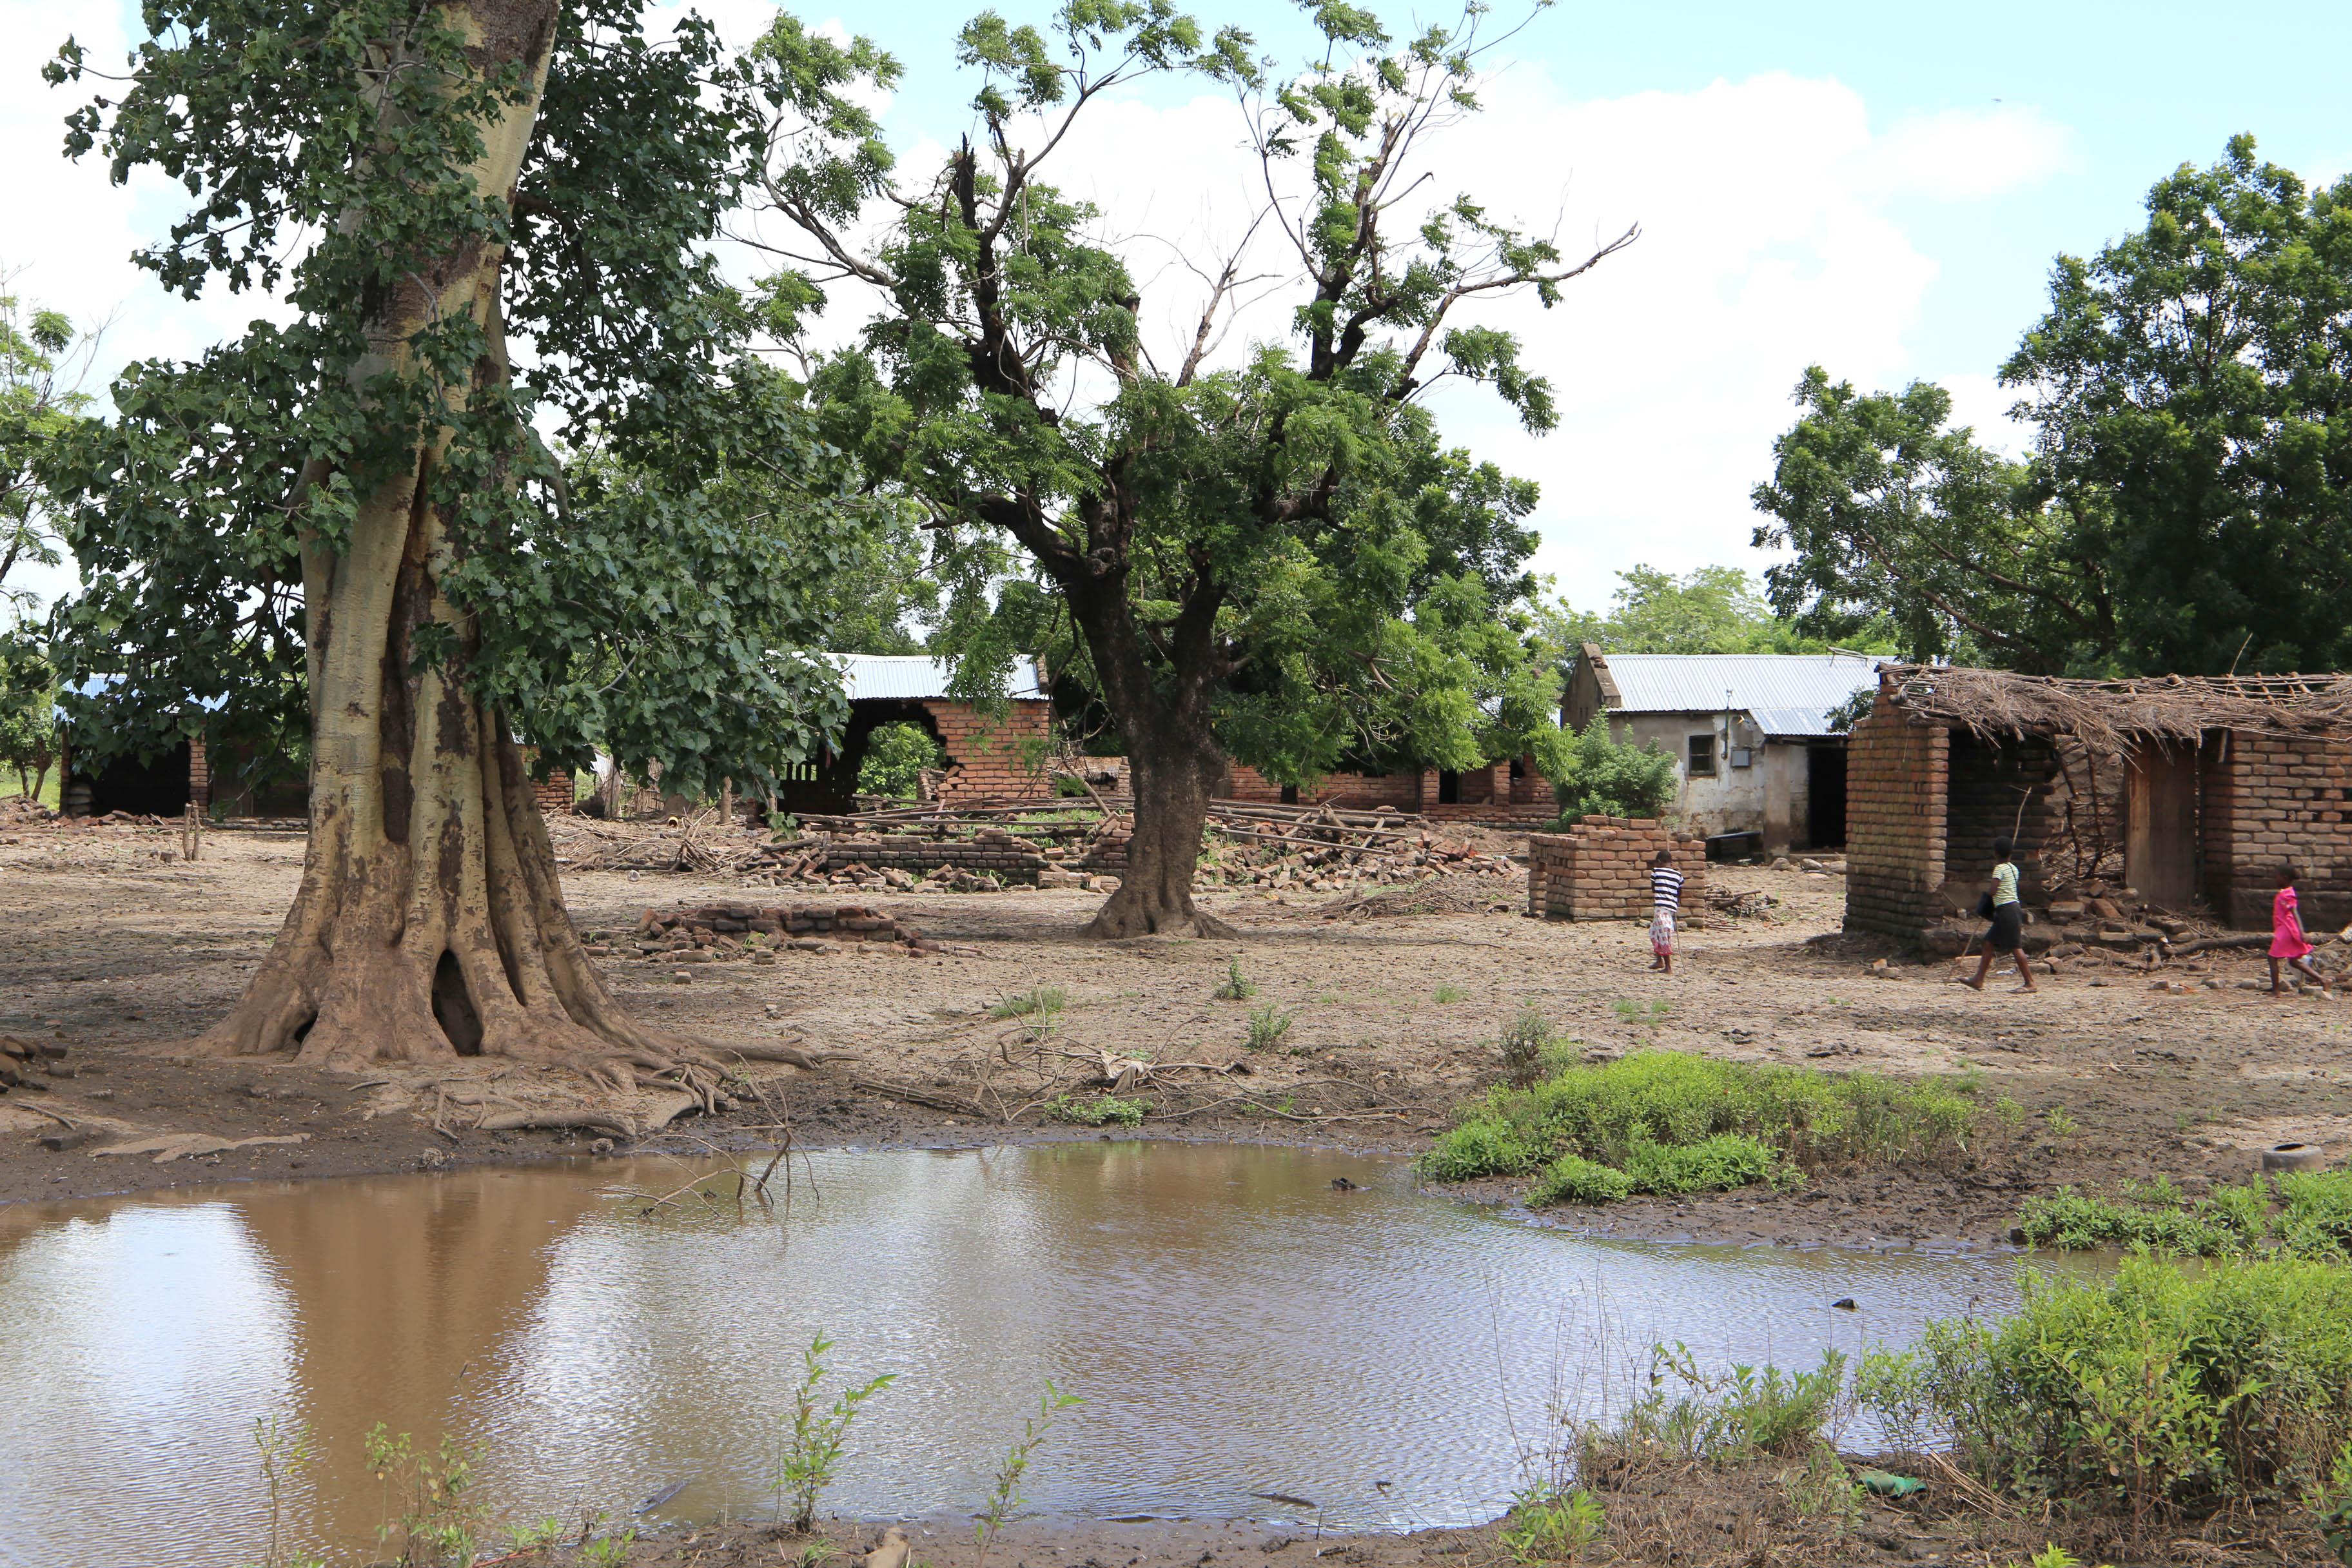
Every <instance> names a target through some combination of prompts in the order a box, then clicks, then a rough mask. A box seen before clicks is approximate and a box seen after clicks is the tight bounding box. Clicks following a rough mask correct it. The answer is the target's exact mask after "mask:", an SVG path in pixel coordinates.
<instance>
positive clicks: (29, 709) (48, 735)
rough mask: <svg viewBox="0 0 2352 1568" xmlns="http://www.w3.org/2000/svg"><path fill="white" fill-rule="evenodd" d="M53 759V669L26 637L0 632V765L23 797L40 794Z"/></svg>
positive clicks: (55, 712) (55, 745) (55, 710)
mask: <svg viewBox="0 0 2352 1568" xmlns="http://www.w3.org/2000/svg"><path fill="white" fill-rule="evenodd" d="M57 760H58V673H57V670H56V668H54V667H53V666H52V665H51V664H50V663H49V660H48V657H47V655H46V654H45V653H43V652H42V651H41V649H40V648H39V647H37V645H35V644H34V643H33V642H32V641H31V640H29V639H28V638H26V637H23V636H22V635H21V634H18V633H15V632H11V633H7V634H5V635H0V767H5V768H9V769H11V770H13V771H14V772H15V773H16V787H17V789H18V790H20V791H21V792H22V793H23V795H24V796H25V798H26V800H35V799H37V798H39V796H40V793H41V789H42V786H43V785H45V784H47V782H48V777H49V769H50V768H51V767H53V766H54V765H56V763H57Z"/></svg>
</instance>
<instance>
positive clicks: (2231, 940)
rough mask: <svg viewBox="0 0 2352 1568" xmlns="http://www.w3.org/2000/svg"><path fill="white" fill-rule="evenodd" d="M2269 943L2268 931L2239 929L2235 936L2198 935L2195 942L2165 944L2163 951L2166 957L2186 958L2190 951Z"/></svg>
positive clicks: (2260, 945) (2264, 945) (2267, 944)
mask: <svg viewBox="0 0 2352 1568" xmlns="http://www.w3.org/2000/svg"><path fill="white" fill-rule="evenodd" d="M2270 944H2271V935H2270V932H2268V931H2241V932H2240V933H2238V934H2237V935H2235V936H2200V937H2199V938H2198V939H2197V940H2196V941H2195V942H2182V943H2180V944H2179V946H2177V947H2176V946H2167V947H2166V948H2165V950H2164V952H2165V955H2166V956H2167V957H2168V958H2187V957H2188V956H2189V954H2190V953H2192V952H2212V951H2213V950H2214V949H2215V948H2219V947H2268V946H2269V945H2270Z"/></svg>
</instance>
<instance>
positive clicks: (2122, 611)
mask: <svg viewBox="0 0 2352 1568" xmlns="http://www.w3.org/2000/svg"><path fill="white" fill-rule="evenodd" d="M2147 215H2148V216H2147V224H2146V225H2145V226H2143V227H2142V228H2141V229H2140V230H2139V231H2138V232H2137V233H2135V234H2131V235H2128V236H2126V237H2123V238H2121V239H2118V240H2116V241H2115V242H2114V243H2113V244H2110V245H2108V246H2106V247H2105V248H2103V249H2102V250H2101V251H2100V252H2099V253H2098V255H2097V256H2095V257H2094V258H2091V259H2089V260H2084V259H2081V258H2075V257H2066V256H2062V257H2060V258H2058V262H2057V265H2056V267H2055V268H2054V269H2053V273H2052V278H2051V303H2050V310H2049V311H2048V313H2047V314H2045V315H2044V316H2043V317H2042V320H2041V321H2040V322H2038V323H2037V324H2036V325H2035V326H2034V327H2033V329H2032V331H2029V332H2028V333H2027V334H2026V335H2025V339H2024V341H2023V342H2022V343H2021V345H2020V346H2019V348H2018V351H2017V353H2015V354H2014V355H2012V356H2011V359H2010V360H2009V362H2008V363H2006V364H2004V365H2003V366H2002V367H2001V379H2002V381H2003V383H2004V384H2008V385H2011V386H2013V387H2016V388H2017V389H2018V390H2019V392H2020V395H2021V401H2020V402H2019V404H2018V405H2017V412H2018V414H2019V415H2020V416H2022V417H2028V418H2031V419H2032V420H2034V421H2035V422H2036V423H2037V429H2038V434H2037V437H2036V441H2035V447H2034V450H2033V453H2032V458H2031V459H2030V460H2029V461H2027V462H2025V463H2021V464H2020V463H2011V462H2008V461H2005V460H2003V459H2001V458H1999V457H1998V456H1997V455H1994V454H1992V453H1990V452H1988V451H1986V450H1985V449H1984V448H1983V447H1981V446H1979V444H1978V443H1977V442H1976V440H1975V439H1974V437H1973V435H1972V433H1971V432H1970V431H1969V430H1968V429H1967V428H1966V427H1955V426H1952V425H1951V424H1950V422H1949V421H1950V399H1949V398H1948V396H1947V395H1945V394H1944V393H1943V391H1942V390H1941V389H1940V388H1937V387H1935V386H1933V385H1928V384H1915V385H1913V386H1911V387H1910V388H1908V389H1906V391H1904V392H1903V393H1901V394H1900V395H1887V394H1873V395H1861V394H1857V393H1856V392H1855V391H1854V389H1853V387H1852V386H1850V385H1845V384H1832V382H1831V381H1830V378H1829V377H1828V376H1827V375H1826V374H1823V373H1822V372H1821V371H1820V370H1819V369H1815V370H1813V371H1811V372H1810V373H1808V374H1807V376H1806V378H1805V381H1804V382H1803V383H1802V384H1801V385H1800V386H1799V388H1798V401H1799V402H1800V404H1801V405H1802V406H1803V407H1804V410H1805V412H1804V414H1803V416H1801V418H1800V419H1799V421H1798V422H1797V425H1796V426H1795V427H1794V428H1792V429H1791V430H1790V432H1789V433H1788V434H1787V435H1786V436H1784V437H1781V439H1780V442H1779V443H1778V444H1777V445H1776V447H1775V452H1776V457H1777V458H1778V462H1777V465H1776V468H1775V472H1774V476H1773V479H1771V481H1770V482H1769V483H1768V484H1765V485H1762V486H1759V487H1758V489H1757V490H1756V495H1755V500H1756V504H1757V506H1758V508H1759V510H1763V511H1765V512H1767V513H1769V514H1770V515H1771V517H1772V518H1773V520H1774V521H1771V522H1769V523H1767V524H1765V525H1763V526H1761V527H1759V529H1758V531H1757V541H1758V542H1759V544H1786V545H1788V546H1790V547H1791V548H1792V549H1793V550H1794V551H1795V552H1796V559H1795V560H1794V561H1793V562H1791V563H1789V564H1787V565H1785V566H1783V567H1780V568H1776V569H1775V570H1774V571H1773V572H1772V573H1771V574H1769V577H1770V583H1771V596H1772V601H1773V604H1774V605H1775V607H1777V608H1779V609H1780V610H1781V611H1782V612H1783V613H1786V614H1792V615H1794V616H1797V617H1798V619H1799V622H1800V624H1801V625H1803V626H1806V627H1807V629H1809V630H1813V631H1817V632H1820V633H1822V634H1823V635H1829V636H1836V635H1838V630H1839V628H1840V627H1841V626H1846V625H1850V624H1852V623H1853V621H1854V620H1855V619H1856V618H1857V617H1865V616H1874V615H1882V614H1883V615H1885V616H1891V617H1892V618H1893V619H1894V621H1895V624H1896V625H1897V626H1898V627H1899V628H1900V631H1901V637H1902V640H1903V643H1904V645H1905V651H1906V653H1908V654H1910V655H1912V656H1913V657H1916V658H1936V657H1951V658H1963V659H1967V660H1969V661H1971V662H1981V663H1990V664H2005V665H2009V666H2011V667H2013V668H2020V669H2026V670H2032V671H2039V672H2045V673H2061V672H2074V673H2083V674H2100V673H2158V672H2163V671H2179V672H2182V673H2188V674H2214V673H2221V672H2224V671H2228V670H2231V669H2233V668H2234V669H2239V670H2262V669H2268V670H2282V669H2297V668H2300V669H2336V668H2346V666H2347V664H2352V616H2347V614H2346V612H2345V608H2344V606H2345V604H2346V602H2347V601H2346V595H2347V589H2352V404H2347V397H2348V396H2352V379H2348V378H2352V180H2346V181H2342V182H2339V183H2338V184H2336V185H2335V186H2333V187H2332V188H2329V189H2324V190H2311V189H2308V188H2306V187H2305V184H2303V182H2302V181H2301V180H2299V179H2297V178H2296V177H2295V176H2294V174H2291V173H2289V172H2288V171H2286V170H2284V169H2282V168H2279V167H2278V166H2277V165H2275V164H2273V163H2263V162H2261V161H2259V160H2257V158H2256V157H2255V153H2254V142H2253V139H2252V137H2249V136H2240V137H2237V138H2235V139H2233V140H2232V141H2231V143H2230V146H2229V151H2228V153H2227V155H2226V156H2225V157H2224V158H2223V159H2222V161H2221V163H2216V164H2214V165H2213V166H2211V167H2210V168H2206V169H2198V168H2193V167H2190V166H2189V165H2187V164H2184V165H2182V166H2181V167H2180V168H2179V170H2178V171H2176V172H2175V173H2173V174H2170V175H2168V176H2167V177H2166V178H2164V179H2163V180H2160V181H2158V183H2157V184H2156V186H2155V187H2154V188H2153V189H2152V190H2151V191H2150V192H2149V193H2148V198H2147Z"/></svg>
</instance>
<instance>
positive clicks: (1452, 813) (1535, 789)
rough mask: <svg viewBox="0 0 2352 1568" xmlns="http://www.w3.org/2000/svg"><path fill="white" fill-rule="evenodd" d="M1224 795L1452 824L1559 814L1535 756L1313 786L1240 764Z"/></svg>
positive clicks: (1333, 778)
mask: <svg viewBox="0 0 2352 1568" xmlns="http://www.w3.org/2000/svg"><path fill="white" fill-rule="evenodd" d="M1221 793H1222V794H1223V795H1224V796H1225V797H1226V798H1228V799H1233V800H1248V801H1262V802H1266V803H1269V804H1271V803H1275V802H1280V803H1282V804H1285V805H1333V806H1337V807H1339V809H1341V810H1343V811H1377V810H1379V809H1380V808H1381V807H1382V806H1388V807H1390V808H1391V809H1393V810H1396V811H1401V812H1418V813H1420V814H1421V815H1422V816H1428V817H1433V818H1435V819H1437V820H1440V821H1446V822H1491V823H1496V824H1510V823H1524V822H1550V821H1552V820H1554V819H1555V818H1557V817H1558V816H1559V806H1558V805H1555V804H1554V803H1553V801H1552V792H1551V781H1550V780H1549V779H1548V778H1546V777H1544V776H1543V773H1541V772H1540V771H1539V770H1538V768H1537V767H1536V763H1535V759H1534V758H1533V757H1511V758H1505V759H1502V760H1501V761H1497V762H1493V763H1487V764H1486V766H1485V767H1483V768H1474V769H1472V770H1470V771H1469V772H1466V773H1451V772H1444V771H1441V770H1439V769H1437V768H1417V767H1411V766H1407V767H1403V768H1400V769H1399V770H1397V771H1396V772H1393V773H1362V772H1356V771H1341V772H1337V773H1327V774H1326V775H1324V778H1323V782H1322V783H1321V784H1318V785H1317V786H1316V787H1315V788H1313V789H1311V790H1299V789H1286V788H1285V787H1284V786H1282V785H1280V784H1276V783H1275V782H1274V781H1273V780H1271V779H1269V778H1267V777H1266V776H1265V774H1264V773H1260V772H1258V771H1257V770H1256V769H1255V768H1253V767H1250V766H1248V765H1246V764H1245V763H1234V764H1233V765H1232V767H1231V769H1230V770H1229V775H1228V779H1227V782H1226V785H1225V788H1224V789H1223V791H1222V792H1221Z"/></svg>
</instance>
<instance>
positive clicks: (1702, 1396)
mask: <svg viewBox="0 0 2352 1568" xmlns="http://www.w3.org/2000/svg"><path fill="white" fill-rule="evenodd" d="M1669 1378H1672V1379H1674V1380H1675V1381H1674V1382H1673V1383H1669V1382H1668V1381H1667V1380H1668V1379H1669ZM1677 1385H1679V1386H1677ZM1844 1386H1845V1357H1844V1356H1843V1355H1841V1354H1839V1353H1838V1352H1835V1351H1829V1352H1823V1354H1822V1364H1821V1365H1820V1366H1818V1367H1816V1368H1815V1369H1814V1370H1812V1371H1811V1372H1801V1373H1783V1372H1782V1371H1781V1370H1780V1368H1779V1367H1776V1366H1769V1365H1767V1366H1732V1367H1730V1368H1728V1369H1727V1370H1725V1371H1723V1372H1720V1373H1704V1372H1701V1371H1700V1370H1699V1369H1698V1364H1697V1358H1696V1357H1695V1356H1693V1355H1692V1354H1691V1352H1690V1351H1689V1350H1688V1349H1687V1348H1686V1347H1685V1346H1683V1345H1682V1344H1679V1343H1677V1344H1675V1346H1673V1347H1672V1348H1671V1349H1669V1348H1668V1347H1666V1346H1664V1345H1654V1346H1653V1347H1651V1351H1650V1382H1649V1388H1648V1390H1647V1392H1645V1393H1644V1394H1643V1395H1642V1396H1641V1397H1640V1398H1638V1399H1636V1400H1635V1401H1634V1402H1633V1405H1630V1406H1629V1407H1627V1409H1626V1412H1625V1415H1624V1416H1623V1417H1622V1419H1621V1420H1620V1422H1619V1423H1618V1425H1617V1426H1615V1427H1614V1428H1613V1429H1612V1430H1609V1431H1606V1432H1601V1431H1588V1432H1587V1434H1586V1436H1585V1447H1586V1449H1587V1458H1588V1462H1590V1461H1591V1459H1594V1458H1603V1459H1605V1458H1606V1457H1608V1456H1611V1455H1626V1456H1633V1455H1656V1454H1661V1453H1663V1454H1664V1455H1667V1456H1671V1457H1673V1458H1680V1459H1696V1460H1699V1461H1702V1462H1705V1463H1708V1464H1733V1463H1738V1462H1739V1461H1742V1460H1746V1459H1752V1458H1758V1457H1759V1456H1766V1455H1769V1456H1772V1457H1776V1458H1796V1457H1798V1456H1801V1455H1803V1454H1805V1453H1808V1452H1810V1451H1811V1450H1813V1449H1814V1448H1816V1447H1819V1446H1820V1444H1821V1441H1822V1428H1823V1427H1824V1426H1827V1425H1828V1424H1829V1421H1830V1418H1831V1417H1832V1415H1836V1414H1837V1410H1838V1403H1839V1398H1840V1396H1841V1394H1843V1390H1844Z"/></svg>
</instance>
